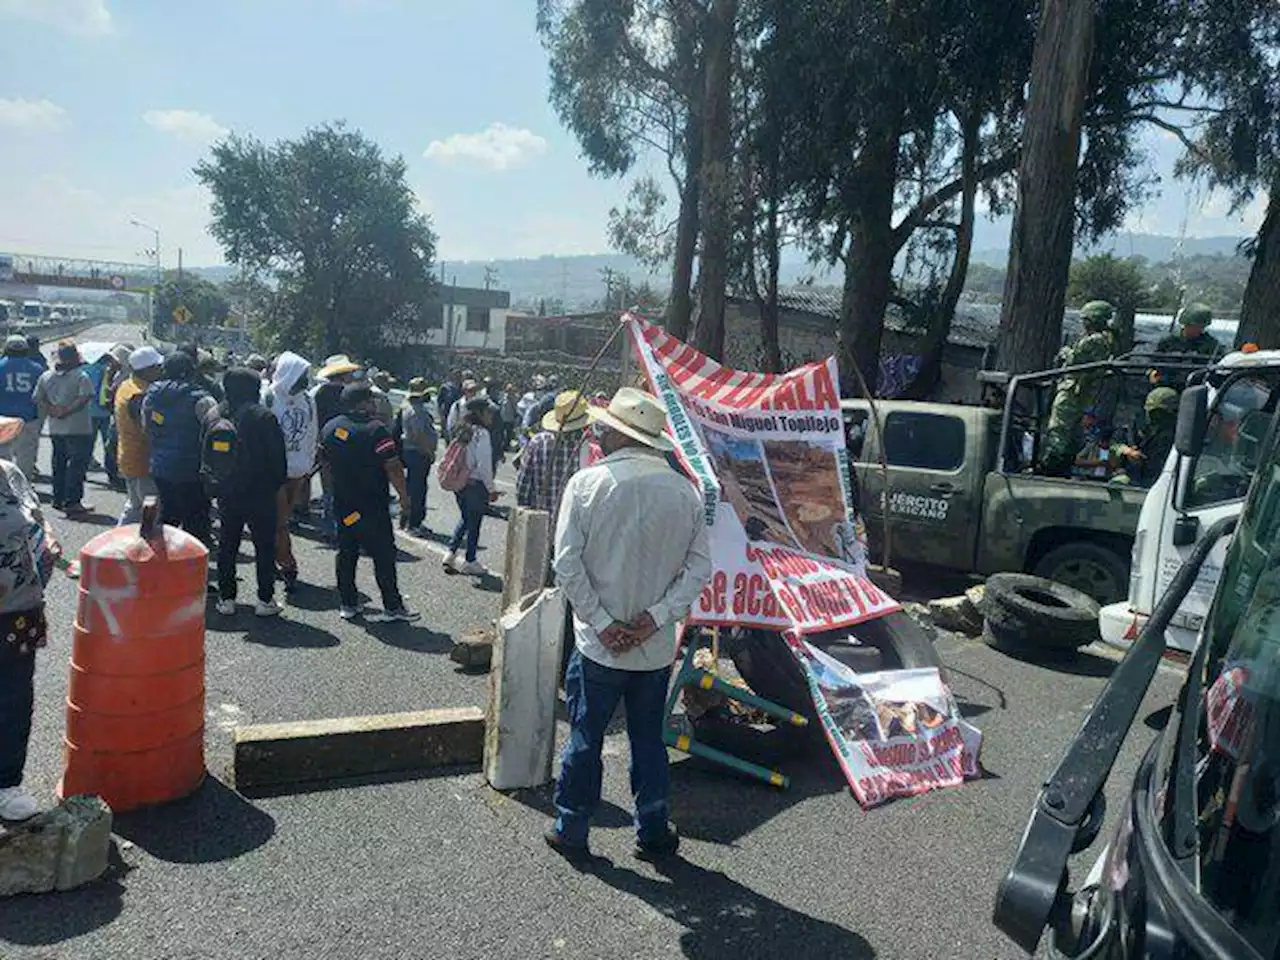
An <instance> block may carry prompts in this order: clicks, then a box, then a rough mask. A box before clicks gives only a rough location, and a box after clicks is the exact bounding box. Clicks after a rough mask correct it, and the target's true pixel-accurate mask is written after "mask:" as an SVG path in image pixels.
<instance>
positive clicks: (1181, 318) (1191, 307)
mask: <svg viewBox="0 0 1280 960" xmlns="http://www.w3.org/2000/svg"><path fill="white" fill-rule="evenodd" d="M1212 322H1213V311H1212V310H1210V309H1209V308H1208V307H1206V306H1205V305H1204V304H1203V303H1189V304H1187V305H1186V306H1185V307H1183V308H1182V309H1181V310H1179V311H1178V319H1177V324H1178V332H1177V333H1171V334H1169V335H1168V336H1167V337H1165V338H1164V339H1163V340H1161V341H1160V342H1159V343H1157V344H1156V353H1158V354H1162V355H1165V356H1175V357H1180V358H1181V359H1184V360H1190V361H1195V360H1198V359H1199V358H1203V359H1204V362H1205V363H1206V364H1209V363H1213V362H1214V361H1215V360H1217V359H1218V358H1219V357H1220V356H1221V355H1222V345H1221V344H1220V343H1218V341H1217V340H1215V339H1214V338H1213V337H1211V336H1210V335H1209V334H1208V332H1207V330H1208V327H1209V324H1210V323H1212ZM1148 379H1150V381H1151V383H1152V385H1154V386H1160V385H1162V384H1163V385H1164V386H1167V387H1173V388H1174V389H1176V390H1181V389H1182V388H1183V387H1184V386H1185V385H1186V374H1185V373H1179V372H1176V371H1173V370H1168V369H1160V368H1158V367H1157V368H1156V369H1154V370H1152V371H1151V372H1150V374H1149V375H1148Z"/></svg>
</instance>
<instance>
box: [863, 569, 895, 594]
mask: <svg viewBox="0 0 1280 960" xmlns="http://www.w3.org/2000/svg"><path fill="white" fill-rule="evenodd" d="M867 579H868V580H870V581H871V582H872V583H874V584H875V585H876V586H877V587H879V588H880V589H881V590H883V591H884V592H885V593H887V594H888V595H889V596H891V597H893V598H894V599H897V598H898V597H900V596H902V573H901V572H900V571H898V570H895V569H893V567H882V566H880V565H879V564H876V563H868V564H867Z"/></svg>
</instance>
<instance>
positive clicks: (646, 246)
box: [608, 176, 675, 267]
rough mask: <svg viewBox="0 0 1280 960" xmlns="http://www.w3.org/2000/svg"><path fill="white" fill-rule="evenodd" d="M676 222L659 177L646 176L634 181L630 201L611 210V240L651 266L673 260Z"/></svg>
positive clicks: (613, 245)
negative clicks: (669, 209) (672, 216)
mask: <svg viewBox="0 0 1280 960" xmlns="http://www.w3.org/2000/svg"><path fill="white" fill-rule="evenodd" d="M674 226H675V224H673V223H672V222H671V220H670V219H669V218H668V217H667V215H666V197H665V196H664V195H663V192H662V188H661V187H660V186H659V185H658V181H657V180H655V179H654V178H653V177H650V176H644V177H640V178H638V179H637V180H636V181H635V182H634V183H632V184H631V188H630V190H628V191H627V203H626V205H625V206H624V207H623V208H622V209H619V208H617V207H613V208H612V209H610V210H609V228H608V229H609V244H610V246H612V247H613V248H614V249H615V250H617V251H618V252H619V253H625V254H627V255H628V256H631V257H635V258H636V259H637V260H639V261H640V262H641V263H643V264H644V265H645V266H648V267H658V266H660V265H662V264H665V263H668V262H669V261H670V260H671V253H672V247H673V246H674V243H675V234H674V232H673V228H674Z"/></svg>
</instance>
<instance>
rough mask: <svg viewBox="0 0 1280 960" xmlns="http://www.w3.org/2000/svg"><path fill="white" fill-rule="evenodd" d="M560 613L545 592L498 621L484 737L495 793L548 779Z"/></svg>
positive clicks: (558, 597)
mask: <svg viewBox="0 0 1280 960" xmlns="http://www.w3.org/2000/svg"><path fill="white" fill-rule="evenodd" d="M544 516H545V515H544ZM564 609H565V601H564V596H563V595H562V594H561V593H560V591H559V590H543V591H542V592H541V593H540V594H538V595H536V597H534V598H529V599H528V600H527V601H526V602H525V603H523V604H521V605H520V606H519V607H516V608H512V609H510V610H508V611H507V612H506V613H505V614H503V616H502V619H501V620H500V621H499V622H498V636H497V639H496V640H495V642H494V645H493V662H492V664H491V666H490V669H489V708H488V710H487V712H486V714H485V737H484V775H485V778H486V779H487V780H488V781H489V784H490V786H492V787H493V788H494V789H495V790H515V789H517V788H521V787H537V786H541V785H542V784H544V783H547V782H549V781H550V780H551V757H552V753H553V752H554V750H555V742H556V689H557V687H558V686H559V682H560V643H561V634H562V628H563V626H564Z"/></svg>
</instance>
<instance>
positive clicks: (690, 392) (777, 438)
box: [625, 316, 901, 634]
mask: <svg viewBox="0 0 1280 960" xmlns="http://www.w3.org/2000/svg"><path fill="white" fill-rule="evenodd" d="M625 322H626V324H627V326H628V332H629V335H630V337H631V341H632V344H633V346H634V349H635V352H636V357H637V360H638V361H639V365H640V369H641V370H642V371H643V372H644V374H645V376H646V377H647V378H648V381H649V386H650V389H651V390H652V392H653V393H654V395H655V396H657V397H658V399H659V400H660V401H661V402H662V403H663V405H664V406H665V407H666V409H667V416H668V420H669V429H670V432H671V436H672V438H673V440H674V442H675V445H676V455H677V457H678V458H679V460H680V462H681V464H682V466H683V467H684V469H685V470H686V472H687V473H688V474H689V475H690V476H691V477H693V478H694V479H695V482H697V483H698V485H699V488H700V490H701V493H702V500H703V505H704V512H705V517H706V522H707V524H708V525H709V526H710V528H711V529H710V543H711V560H712V571H713V573H712V577H711V580H710V582H709V583H708V585H707V587H706V588H705V589H704V590H703V592H702V596H701V597H700V599H699V600H698V602H697V603H695V604H694V608H693V611H692V613H691V615H690V618H689V622H691V623H696V624H708V625H719V626H728V625H737V626H749V627H766V628H772V629H778V630H788V631H795V632H796V633H799V634H805V633H814V632H821V631H827V630H834V629H840V628H843V627H848V626H852V625H854V624H856V623H861V622H863V621H865V620H870V619H873V618H875V617H880V616H884V615H885V614H888V613H892V612H894V611H896V610H899V609H901V608H900V606H899V605H898V603H897V601H895V600H893V599H892V598H891V597H889V596H887V595H886V594H884V593H883V592H882V591H880V589H879V588H877V587H876V586H875V585H874V584H873V583H872V582H871V581H870V580H869V579H868V578H867V576H866V552H867V546H866V532H865V528H864V527H863V526H862V522H861V520H860V518H857V517H856V516H854V514H853V511H852V510H851V509H850V504H849V464H848V460H847V458H846V457H845V443H844V441H845V438H844V421H843V417H842V416H841V413H840V394H839V387H838V384H839V377H838V375H837V371H836V362H835V358H834V357H832V358H828V359H827V360H825V361H822V362H820V363H811V364H808V365H807V366H804V367H800V368H798V369H796V370H792V371H791V372H789V373H783V374H766V373H746V372H742V371H737V370H731V369H729V368H727V367H723V366H721V365H720V364H718V363H716V362H715V361H714V360H712V359H710V358H709V357H707V356H706V355H704V354H702V353H699V352H698V351H697V350H695V349H694V348H693V347H691V346H689V345H688V344H686V343H684V342H683V341H681V340H678V339H676V338H675V337H673V336H671V335H670V334H668V333H667V332H666V331H664V330H662V329H661V328H660V327H656V326H654V325H652V324H649V323H646V322H645V321H643V320H641V319H639V318H638V317H635V316H628V317H626V318H625Z"/></svg>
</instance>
